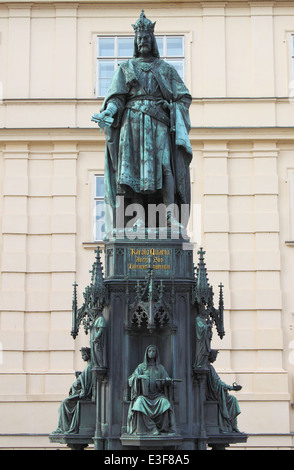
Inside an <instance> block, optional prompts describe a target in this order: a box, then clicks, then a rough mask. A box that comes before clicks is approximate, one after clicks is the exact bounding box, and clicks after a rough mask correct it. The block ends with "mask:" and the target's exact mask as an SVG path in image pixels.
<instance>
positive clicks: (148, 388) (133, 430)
mask: <svg viewBox="0 0 294 470" xmlns="http://www.w3.org/2000/svg"><path fill="white" fill-rule="evenodd" d="M140 376H144V377H145V378H140ZM166 378H169V375H168V373H167V372H166V370H165V368H164V367H163V366H162V365H161V364H159V363H158V362H157V363H156V364H154V365H150V364H148V361H147V358H146V360H145V361H144V362H143V363H142V364H139V365H138V367H137V368H136V370H135V371H134V373H133V374H132V375H131V376H130V377H129V385H130V387H131V404H130V407H129V413H128V423H127V432H128V433H129V434H152V433H154V432H156V433H157V432H166V433H168V432H174V431H175V423H174V414H173V409H172V405H171V401H170V399H169V396H168V392H167V387H164V386H163V384H162V383H160V382H159V381H158V382H157V381H156V380H157V379H166Z"/></svg>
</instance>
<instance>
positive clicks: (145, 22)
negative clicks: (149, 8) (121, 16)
mask: <svg viewBox="0 0 294 470" xmlns="http://www.w3.org/2000/svg"><path fill="white" fill-rule="evenodd" d="M155 24H156V21H155V22H154V23H152V21H150V20H149V19H148V18H146V16H145V13H144V10H142V11H141V15H140V18H139V19H138V20H137V21H136V23H135V24H132V26H133V28H134V31H135V33H137V32H138V31H147V32H148V33H154V27H155Z"/></svg>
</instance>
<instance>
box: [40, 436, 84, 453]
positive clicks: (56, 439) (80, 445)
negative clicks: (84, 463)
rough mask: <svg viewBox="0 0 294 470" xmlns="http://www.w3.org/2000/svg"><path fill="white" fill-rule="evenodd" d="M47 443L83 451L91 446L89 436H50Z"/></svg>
mask: <svg viewBox="0 0 294 470" xmlns="http://www.w3.org/2000/svg"><path fill="white" fill-rule="evenodd" d="M49 441H50V442H52V443H58V444H65V445H67V446H68V447H69V448H70V449H72V450H84V449H85V448H86V447H88V445H89V444H93V439H92V438H91V437H90V436H87V435H82V434H50V435H49Z"/></svg>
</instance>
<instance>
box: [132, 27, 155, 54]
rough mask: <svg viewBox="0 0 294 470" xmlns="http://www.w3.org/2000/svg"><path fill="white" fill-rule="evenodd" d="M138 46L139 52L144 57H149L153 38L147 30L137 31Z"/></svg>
mask: <svg viewBox="0 0 294 470" xmlns="http://www.w3.org/2000/svg"><path fill="white" fill-rule="evenodd" d="M136 39H137V47H138V51H139V54H140V55H141V56H142V57H147V56H149V55H150V54H151V51H152V38H151V35H150V34H149V33H147V32H146V31H139V32H138V33H137V38H136Z"/></svg>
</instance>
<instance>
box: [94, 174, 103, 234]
mask: <svg viewBox="0 0 294 470" xmlns="http://www.w3.org/2000/svg"><path fill="white" fill-rule="evenodd" d="M93 188H94V195H93V196H94V197H93V200H94V208H93V239H94V241H100V240H103V236H104V231H105V228H104V215H105V207H104V176H103V175H94V185H93Z"/></svg>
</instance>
